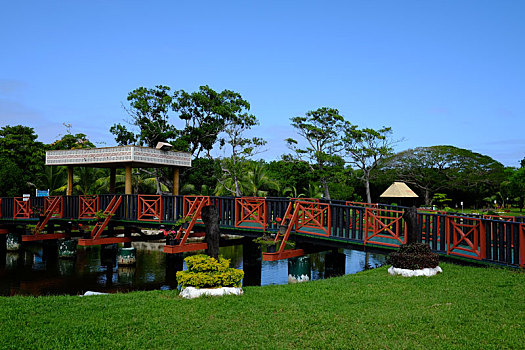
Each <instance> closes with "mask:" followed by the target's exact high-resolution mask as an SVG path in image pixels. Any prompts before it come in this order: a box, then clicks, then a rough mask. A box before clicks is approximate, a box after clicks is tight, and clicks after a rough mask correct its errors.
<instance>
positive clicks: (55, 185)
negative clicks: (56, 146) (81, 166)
mask: <svg viewBox="0 0 525 350" xmlns="http://www.w3.org/2000/svg"><path fill="white" fill-rule="evenodd" d="M66 169H67V168H66V167H63V166H46V167H45V168H44V171H43V172H42V173H41V174H40V177H39V180H40V183H41V184H42V185H43V186H44V188H47V189H49V194H50V195H57V194H63V193H64V192H65V187H64V185H65V186H66V187H67V184H66V183H67V176H66ZM61 188H64V190H63V191H60V190H59V189H61Z"/></svg>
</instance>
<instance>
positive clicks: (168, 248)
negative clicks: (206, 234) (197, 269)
mask: <svg viewBox="0 0 525 350" xmlns="http://www.w3.org/2000/svg"><path fill="white" fill-rule="evenodd" d="M207 248H208V244H206V243H187V244H183V245H165V246H164V253H167V254H177V253H184V252H193V251H196V250H204V249H207Z"/></svg>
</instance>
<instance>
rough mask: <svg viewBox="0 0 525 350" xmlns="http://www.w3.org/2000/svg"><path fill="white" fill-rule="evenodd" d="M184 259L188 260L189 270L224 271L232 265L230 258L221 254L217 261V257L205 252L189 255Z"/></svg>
mask: <svg viewBox="0 0 525 350" xmlns="http://www.w3.org/2000/svg"><path fill="white" fill-rule="evenodd" d="M184 261H186V265H187V266H188V270H190V271H193V272H212V271H223V270H226V269H227V268H228V267H229V266H230V260H229V259H225V258H223V257H222V256H220V257H219V260H218V261H217V260H216V259H215V258H212V257H210V256H208V255H204V254H197V255H192V256H188V257H187V258H186V259H184Z"/></svg>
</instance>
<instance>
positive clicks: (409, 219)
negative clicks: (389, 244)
mask: <svg viewBox="0 0 525 350" xmlns="http://www.w3.org/2000/svg"><path fill="white" fill-rule="evenodd" d="M403 219H404V220H405V223H406V225H407V244H410V243H416V242H417V230H418V225H417V209H416V207H415V206H412V207H410V208H406V209H405V212H404V213H403Z"/></svg>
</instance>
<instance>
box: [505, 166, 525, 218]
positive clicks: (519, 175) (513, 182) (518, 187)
mask: <svg viewBox="0 0 525 350" xmlns="http://www.w3.org/2000/svg"><path fill="white" fill-rule="evenodd" d="M509 186H510V188H511V191H512V193H513V197H515V198H518V201H519V207H520V211H522V210H523V203H524V202H525V167H521V168H519V169H518V170H516V172H514V174H512V176H511V177H510V179H509Z"/></svg>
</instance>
